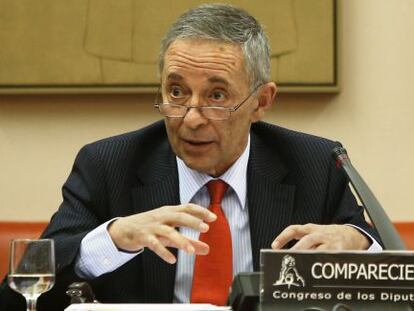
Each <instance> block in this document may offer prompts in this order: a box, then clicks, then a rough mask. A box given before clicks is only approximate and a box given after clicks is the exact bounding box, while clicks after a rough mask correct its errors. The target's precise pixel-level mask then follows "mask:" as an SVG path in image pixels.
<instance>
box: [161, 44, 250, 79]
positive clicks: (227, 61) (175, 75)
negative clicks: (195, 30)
mask: <svg viewBox="0 0 414 311" xmlns="http://www.w3.org/2000/svg"><path fill="white" fill-rule="evenodd" d="M242 74H246V70H245V67H244V55H243V52H242V49H241V47H240V45H238V44H235V43H228V42H224V41H217V40H209V39H189V38H187V39H177V40H175V41H174V42H173V43H171V45H170V46H169V48H168V49H167V52H166V54H165V62H164V70H163V73H162V76H163V79H162V80H163V81H177V82H179V81H184V82H186V79H189V78H190V77H192V78H194V76H196V77H197V78H200V79H203V80H205V82H208V83H211V84H213V83H216V84H217V83H220V84H224V85H229V84H231V83H234V82H236V81H238V80H239V82H240V78H241V77H242V76H241V75H242Z"/></svg>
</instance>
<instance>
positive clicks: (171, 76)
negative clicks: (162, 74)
mask: <svg viewBox="0 0 414 311" xmlns="http://www.w3.org/2000/svg"><path fill="white" fill-rule="evenodd" d="M166 80H176V81H182V80H184V78H183V77H182V76H180V75H179V74H178V73H174V72H172V73H169V74H168V76H167V78H166Z"/></svg>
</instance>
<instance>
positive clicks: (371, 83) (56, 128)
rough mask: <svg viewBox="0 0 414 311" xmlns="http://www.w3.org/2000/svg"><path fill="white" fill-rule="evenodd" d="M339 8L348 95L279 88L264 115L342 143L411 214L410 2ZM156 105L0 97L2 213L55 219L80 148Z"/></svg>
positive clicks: (143, 120) (387, 196)
mask: <svg viewBox="0 0 414 311" xmlns="http://www.w3.org/2000/svg"><path fill="white" fill-rule="evenodd" d="M341 9H342V12H341V13H342V43H341V44H342V46H341V51H342V65H341V77H342V92H341V93H340V94H339V95H305V94H303V95H280V96H279V97H278V98H277V102H276V105H275V107H274V108H273V109H272V111H270V113H269V114H268V116H267V120H268V121H270V122H273V123H277V124H280V125H282V126H286V127H290V128H293V129H296V130H301V131H305V132H310V133H314V134H317V135H321V136H325V137H329V138H331V139H336V140H339V141H341V142H342V143H343V144H344V145H345V146H346V147H347V149H348V151H349V153H350V156H351V159H352V161H353V163H354V165H355V166H356V167H357V168H358V169H359V170H360V173H361V174H362V175H363V177H364V178H365V179H366V181H367V182H368V183H369V184H370V186H371V189H372V190H373V191H374V192H375V193H376V195H377V197H378V199H379V200H380V202H382V204H383V205H384V207H385V208H386V210H387V212H388V213H389V215H390V216H391V218H392V219H394V220H414V209H413V208H412V206H411V205H412V203H411V198H410V196H409V195H410V192H411V191H412V188H413V186H414V182H413V181H412V180H411V179H412V177H411V176H414V165H412V163H411V162H412V159H413V155H414V147H413V136H412V135H413V134H414V57H413V55H414V20H413V19H412V18H411V15H412V12H414V1H412V0H393V1H390V0H364V1H361V0H345V1H341ZM0 70H1V69H0ZM151 103H152V96H150V95H89V96H87V95H72V96H69V95H49V96H47V95H42V96H30V95H25V96H22V95H21V96H0V220H19V219H20V220H46V219H49V217H50V216H51V215H52V213H53V212H54V211H55V210H56V209H57V207H58V205H59V203H60V200H61V195H60V188H61V186H62V184H63V182H64V181H65V179H66V177H67V175H68V174H69V171H70V168H71V166H72V163H73V160H74V157H75V155H76V153H77V151H78V150H79V149H80V147H81V146H83V145H84V144H86V143H88V142H90V141H93V140H96V139H99V138H103V137H106V136H109V135H114V134H117V133H122V132H126V131H129V130H134V129H136V128H139V127H141V126H144V125H146V124H148V123H149V122H152V121H154V120H156V119H158V118H159V116H158V114H157V112H156V111H154V110H153V108H152V105H151Z"/></svg>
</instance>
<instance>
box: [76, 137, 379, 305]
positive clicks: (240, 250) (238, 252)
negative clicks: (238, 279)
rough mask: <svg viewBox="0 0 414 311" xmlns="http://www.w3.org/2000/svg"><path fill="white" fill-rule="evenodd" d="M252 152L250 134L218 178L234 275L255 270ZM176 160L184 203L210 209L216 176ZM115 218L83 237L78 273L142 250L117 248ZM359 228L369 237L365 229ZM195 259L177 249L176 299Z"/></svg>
mask: <svg viewBox="0 0 414 311" xmlns="http://www.w3.org/2000/svg"><path fill="white" fill-rule="evenodd" d="M249 153H250V137H249V140H248V143H247V146H246V148H245V150H244V152H243V154H242V155H241V156H240V157H239V158H238V159H237V161H236V162H235V163H234V164H233V165H232V166H231V167H230V168H229V169H228V170H227V171H226V172H225V173H224V174H223V175H222V176H220V177H219V178H220V179H222V180H224V181H225V182H226V183H227V184H228V185H229V188H228V190H227V192H226V194H225V196H224V198H223V201H222V208H223V211H224V214H225V215H226V218H227V221H228V223H229V226H230V231H231V235H232V246H233V275H236V274H238V273H239V272H250V271H253V258H252V249H251V239H250V227H249V214H248V208H247V184H246V182H247V163H248V159H249ZM176 159H177V167H178V179H179V187H180V201H181V204H186V203H194V204H198V205H200V206H204V207H206V208H207V207H208V206H209V203H210V197H209V194H208V191H207V187H206V186H205V185H206V184H207V183H208V182H209V181H210V180H212V179H214V178H213V177H211V176H209V175H206V174H203V173H200V172H197V171H194V170H192V169H190V168H189V167H187V166H186V165H185V163H184V162H183V161H182V160H181V159H179V158H178V157H177V158H176ZM115 219H116V218H115ZM113 220H114V219H111V220H110V221H107V222H105V223H103V224H102V225H100V226H99V227H97V228H96V229H94V230H92V231H91V232H89V233H88V234H87V235H86V236H85V237H84V238H83V240H82V242H81V246H80V250H79V255H78V257H77V260H76V264H75V271H76V273H77V274H78V275H79V276H81V277H84V278H88V279H91V278H95V277H98V276H100V275H102V274H104V273H108V272H111V271H114V270H116V269H117V268H119V267H120V266H122V265H123V264H125V263H126V262H128V261H129V260H131V259H132V258H134V257H135V256H137V255H138V254H140V253H141V252H142V251H143V250H141V251H139V252H137V253H132V254H131V253H125V252H122V251H119V250H118V249H117V247H116V246H115V244H114V243H113V241H112V239H111V237H110V235H109V233H108V231H107V229H106V228H107V226H108V224H109V223H110V222H112V221H113ZM358 229H359V230H360V231H362V232H364V233H365V234H366V235H367V236H369V235H368V234H367V233H366V232H365V231H364V230H362V229H360V228H358ZM179 230H180V232H181V234H183V235H185V236H187V237H189V238H191V239H198V237H199V232H197V231H195V230H193V229H191V228H187V227H181V228H179ZM369 237H370V236H369ZM370 238H371V240H372V244H371V247H370V248H369V251H378V250H381V249H382V248H381V246H380V245H379V244H378V242H376V241H375V240H374V239H373V238H372V237H370ZM269 248H270V245H269ZM147 251H149V250H147ZM194 259H195V256H194V255H189V254H187V253H186V252H185V251H183V250H179V251H178V260H177V272H176V277H175V287H174V302H189V300H190V295H191V285H192V276H193V268H194Z"/></svg>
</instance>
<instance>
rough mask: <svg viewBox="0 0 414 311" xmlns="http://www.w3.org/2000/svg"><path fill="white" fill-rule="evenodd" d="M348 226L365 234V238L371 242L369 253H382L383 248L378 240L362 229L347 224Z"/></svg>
mask: <svg viewBox="0 0 414 311" xmlns="http://www.w3.org/2000/svg"><path fill="white" fill-rule="evenodd" d="M346 225H347V226H351V227H354V228H355V229H357V230H358V231H361V232H362V233H363V234H365V236H366V237H367V238H368V239H370V240H371V246H370V247H368V249H367V251H368V252H380V251H382V246H381V245H380V244H379V243H378V241H377V240H375V239H374V238H373V237H372V236H371V235H370V234H369V233H367V232H366V231H365V230H364V229H361V228H360V227H358V226H355V225H352V224H346Z"/></svg>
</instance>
